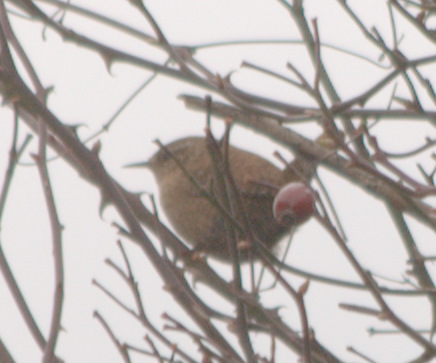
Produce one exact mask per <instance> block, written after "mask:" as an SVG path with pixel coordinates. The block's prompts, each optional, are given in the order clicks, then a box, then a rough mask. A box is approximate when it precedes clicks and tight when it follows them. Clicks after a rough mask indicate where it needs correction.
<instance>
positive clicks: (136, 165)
mask: <svg viewBox="0 0 436 363" xmlns="http://www.w3.org/2000/svg"><path fill="white" fill-rule="evenodd" d="M149 167H150V163H149V162H148V161H143V162H141V163H134V164H127V165H124V166H123V168H149Z"/></svg>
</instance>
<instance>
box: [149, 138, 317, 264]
mask: <svg viewBox="0 0 436 363" xmlns="http://www.w3.org/2000/svg"><path fill="white" fill-rule="evenodd" d="M166 148H167V149H168V150H169V151H170V153H171V154H172V155H173V156H174V157H175V158H177V160H179V161H180V162H181V163H182V164H183V166H184V167H185V169H186V170H187V171H188V172H189V174H190V175H191V176H192V177H194V178H195V180H196V181H197V182H198V183H199V184H200V185H202V186H203V187H205V188H206V189H210V188H209V187H210V185H213V183H211V182H212V180H213V179H214V171H213V166H212V163H211V156H210V152H209V151H208V149H207V147H206V144H205V139H204V138H202V137H188V138H184V139H180V140H176V141H174V142H172V143H170V144H168V145H167V146H166ZM229 164H230V169H231V172H232V175H233V178H234V179H235V182H236V184H237V187H238V189H239V191H240V195H241V196H242V200H243V204H244V206H245V209H246V213H247V216H248V219H249V224H250V227H251V230H252V231H253V233H254V235H255V236H256V237H257V239H258V240H260V241H262V242H263V243H264V245H265V246H266V247H268V248H269V249H272V248H273V247H274V245H275V244H276V243H277V242H278V241H279V240H280V239H281V237H283V236H284V234H285V233H286V232H288V231H289V229H290V228H291V224H292V223H291V222H289V221H288V222H287V223H282V224H279V223H278V222H277V221H276V220H275V219H274V217H273V213H272V204H273V199H274V196H275V195H276V193H277V191H278V188H279V187H281V186H283V185H284V184H286V183H287V182H290V181H294V180H298V179H299V177H298V176H297V175H296V173H295V172H293V170H295V169H293V168H292V167H291V168H286V169H285V170H283V171H282V170H280V169H279V168H277V167H276V166H274V165H273V164H272V163H270V162H269V161H267V160H265V159H263V158H261V157H260V156H258V155H255V154H252V153H250V152H247V151H243V150H241V149H238V148H236V147H233V146H230V147H229ZM306 164H307V163H306ZM146 165H147V167H149V168H150V170H151V171H152V172H153V174H154V176H155V178H156V181H157V183H158V185H159V191H160V193H159V194H160V195H159V200H160V204H161V206H162V209H163V210H164V212H165V214H166V216H167V217H168V219H169V221H170V223H171V225H172V226H173V228H174V229H175V231H176V232H177V233H178V234H179V235H180V236H181V237H182V238H183V239H184V240H185V241H186V242H188V243H189V244H190V245H192V246H194V247H195V249H196V250H198V251H204V252H205V253H206V254H209V255H211V256H214V257H216V258H219V259H221V260H229V259H230V255H229V252H228V247H227V246H228V244H227V240H226V233H225V219H224V217H223V216H222V214H221V213H220V212H219V211H218V210H217V209H216V208H215V207H214V206H213V205H212V204H211V203H210V201H209V200H207V199H206V198H204V197H202V196H201V193H200V192H199V190H198V189H197V188H196V187H195V186H194V185H193V184H192V182H191V181H190V180H189V179H188V178H187V177H186V175H185V173H184V172H183V171H182V169H181V168H180V167H179V166H178V165H177V163H176V162H175V160H174V159H173V157H172V156H171V155H169V154H168V153H167V152H166V151H165V150H164V149H161V150H159V151H158V152H157V153H156V154H155V155H153V156H152V157H151V159H150V160H149V161H148V162H147V163H146ZM293 166H294V167H295V168H296V169H298V170H300V171H304V173H305V174H306V175H308V174H310V173H311V172H312V171H313V167H309V168H308V169H307V170H303V168H302V166H305V167H306V166H307V165H303V164H302V163H301V162H300V161H299V160H298V159H297V161H294V162H293ZM308 171H309V172H308ZM308 176H310V175H308ZM237 238H238V241H243V240H246V236H245V235H244V233H241V232H238V236H237ZM247 256H248V254H247V253H246V251H244V250H241V258H242V259H246V257H247Z"/></svg>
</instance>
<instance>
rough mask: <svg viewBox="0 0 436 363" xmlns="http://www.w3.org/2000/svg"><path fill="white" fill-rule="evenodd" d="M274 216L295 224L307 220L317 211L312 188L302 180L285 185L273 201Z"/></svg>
mask: <svg viewBox="0 0 436 363" xmlns="http://www.w3.org/2000/svg"><path fill="white" fill-rule="evenodd" d="M273 213H274V218H275V219H276V220H277V221H278V222H280V223H282V222H291V223H292V224H294V225H298V224H301V223H303V222H305V221H307V220H308V219H309V218H310V217H311V216H312V215H313V214H314V213H315V196H314V194H313V192H312V190H311V189H310V188H309V187H308V186H306V185H304V184H303V183H301V182H292V183H288V184H286V185H285V186H283V187H282V188H281V189H280V190H279V192H278V193H277V195H276V197H275V198H274V203H273Z"/></svg>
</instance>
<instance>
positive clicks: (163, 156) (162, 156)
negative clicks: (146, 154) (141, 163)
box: [157, 149, 172, 163]
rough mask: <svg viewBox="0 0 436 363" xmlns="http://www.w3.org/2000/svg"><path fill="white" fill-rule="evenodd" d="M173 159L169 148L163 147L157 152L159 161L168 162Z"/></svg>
mask: <svg viewBox="0 0 436 363" xmlns="http://www.w3.org/2000/svg"><path fill="white" fill-rule="evenodd" d="M171 159H172V156H171V154H170V153H169V152H168V151H167V150H164V149H161V150H160V151H159V153H158V154H157V161H158V162H159V163H166V162H167V161H168V160H171Z"/></svg>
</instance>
